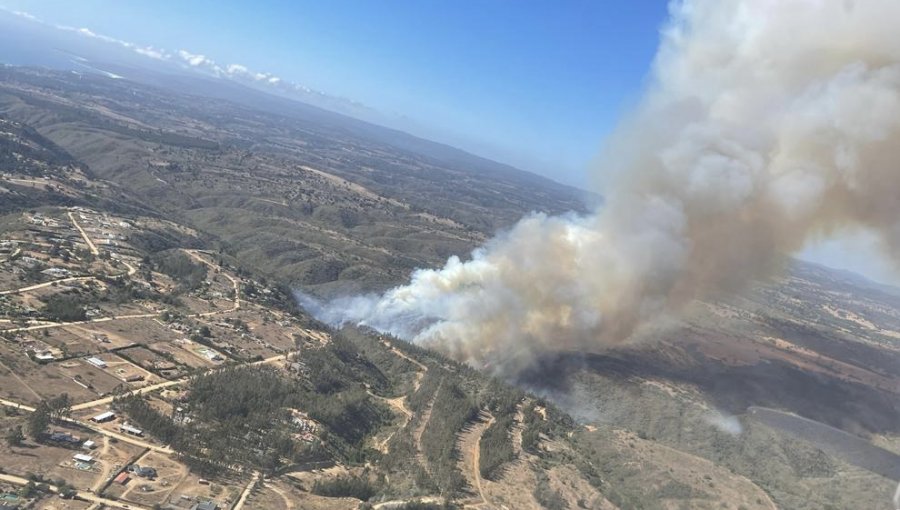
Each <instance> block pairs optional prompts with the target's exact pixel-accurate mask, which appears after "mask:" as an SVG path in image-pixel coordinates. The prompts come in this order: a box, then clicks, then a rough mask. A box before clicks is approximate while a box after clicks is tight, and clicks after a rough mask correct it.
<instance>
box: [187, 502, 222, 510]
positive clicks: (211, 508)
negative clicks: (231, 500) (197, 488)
mask: <svg viewBox="0 0 900 510" xmlns="http://www.w3.org/2000/svg"><path fill="white" fill-rule="evenodd" d="M191 510H219V505H218V503H216V502H215V501H203V502H201V503H197V504H196V505H194V506H192V507H191Z"/></svg>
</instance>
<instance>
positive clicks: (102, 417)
mask: <svg viewBox="0 0 900 510" xmlns="http://www.w3.org/2000/svg"><path fill="white" fill-rule="evenodd" d="M114 419H116V413H114V412H112V411H106V412H104V413H100V414H98V415H97V416H94V417H93V418H91V421H92V422H94V423H105V422H108V421H112V420H114Z"/></svg>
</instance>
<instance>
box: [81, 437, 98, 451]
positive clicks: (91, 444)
mask: <svg viewBox="0 0 900 510" xmlns="http://www.w3.org/2000/svg"><path fill="white" fill-rule="evenodd" d="M81 447H82V448H83V449H85V450H93V449H94V448H96V447H97V443H95V442H93V441H91V440H90V439H88V440H87V441H85V442H84V444H82V445H81Z"/></svg>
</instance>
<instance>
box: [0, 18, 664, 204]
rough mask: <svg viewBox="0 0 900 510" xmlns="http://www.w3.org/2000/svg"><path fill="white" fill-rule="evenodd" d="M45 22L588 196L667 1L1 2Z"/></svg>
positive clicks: (640, 77) (639, 80)
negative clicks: (337, 109) (398, 128)
mask: <svg viewBox="0 0 900 510" xmlns="http://www.w3.org/2000/svg"><path fill="white" fill-rule="evenodd" d="M0 5H2V6H4V7H6V8H8V9H11V10H21V11H26V12H29V13H31V14H33V15H35V16H37V17H39V18H41V19H42V20H44V21H46V22H49V23H53V24H60V25H69V26H73V27H79V28H80V27H85V28H89V29H90V30H92V31H94V32H96V33H100V34H104V35H107V36H111V37H114V38H118V39H121V40H125V41H129V42H132V43H135V44H138V45H145V46H154V47H162V48H165V49H167V50H170V51H178V50H181V49H184V50H188V51H190V52H192V53H199V54H203V55H206V56H208V57H210V58H212V59H214V60H216V61H218V62H228V63H240V64H243V65H245V66H247V67H250V68H252V69H254V70H259V71H265V72H270V73H273V74H276V75H278V76H279V77H283V78H284V79H287V80H291V81H295V82H298V83H302V84H304V85H306V86H309V87H310V88H313V89H316V90H321V91H323V92H326V93H329V94H332V95H337V96H342V97H345V98H348V99H352V100H356V101H360V102H362V103H364V104H366V105H368V106H370V107H373V108H375V109H377V110H379V111H381V112H383V113H385V114H387V115H390V116H395V117H406V118H408V120H409V121H408V125H409V126H411V127H410V130H416V131H418V133H416V134H420V135H425V136H426V137H429V138H433V139H439V140H440V141H445V142H449V143H451V144H453V145H457V146H461V147H462V148H465V149H468V150H471V151H473V152H476V153H479V154H482V155H486V156H488V157H493V158H495V159H499V160H502V161H504V162H510V163H513V164H515V165H517V166H520V167H524V168H526V169H529V170H533V171H537V172H539V173H543V174H545V175H549V176H552V177H555V178H556V179H557V180H560V181H563V182H567V183H571V184H576V185H580V186H587V185H588V184H589V179H588V178H587V174H588V169H589V166H590V161H591V159H592V158H593V157H594V156H595V155H596V153H597V151H598V149H599V146H600V142H601V141H602V138H603V136H604V134H606V133H607V132H608V131H609V130H610V129H611V128H612V126H613V125H614V124H615V121H616V119H617V118H618V117H619V116H620V115H621V114H622V112H623V111H625V110H627V108H628V107H629V106H631V105H632V104H634V102H636V101H637V99H638V98H639V96H640V92H641V88H642V84H643V81H644V77H645V76H646V73H647V72H648V69H649V66H650V63H651V61H652V59H653V55H654V52H655V50H656V46H657V43H658V39H659V38H658V30H659V27H660V26H661V24H662V23H663V22H664V20H665V18H666V13H667V1H666V0H641V1H638V2H620V1H611V0H593V1H587V0H585V1H578V0H573V1H570V2H566V3H565V5H564V8H563V5H562V4H560V3H558V2H552V1H542V2H538V1H512V0H494V1H487V0H484V1H452V2H450V1H444V2H438V1H424V0H415V1H413V0H396V1H392V2H374V1H363V0H359V1H350V0H336V1H327V2H322V1H282V0H268V1H265V0H264V1H255V2H228V1H209V0H199V1H196V0H195V1H189V2H185V1H175V0H153V1H146V0H131V1H128V2H121V1H112V0H81V1H77V2H73V1H71V0H45V1H33V0H31V1H28V0H0Z"/></svg>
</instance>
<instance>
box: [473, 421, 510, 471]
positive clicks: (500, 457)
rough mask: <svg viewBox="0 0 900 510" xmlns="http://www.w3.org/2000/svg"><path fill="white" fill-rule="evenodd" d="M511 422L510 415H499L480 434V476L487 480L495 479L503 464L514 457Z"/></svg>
mask: <svg viewBox="0 0 900 510" xmlns="http://www.w3.org/2000/svg"><path fill="white" fill-rule="evenodd" d="M512 424H513V416H512V415H508V414H507V415H504V416H501V417H500V418H499V419H497V420H496V421H495V422H494V423H493V424H492V425H491V426H490V427H488V428H487V430H485V431H484V434H483V435H482V436H481V444H480V446H479V447H480V449H481V454H480V459H481V468H480V469H481V476H483V477H484V478H486V479H488V480H496V479H497V478H498V477H499V476H500V474H501V472H502V470H503V466H504V465H505V464H506V463H507V462H511V461H512V460H514V459H515V458H516V454H515V452H514V451H513V445H512V439H511V438H510V427H511V426H512Z"/></svg>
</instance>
